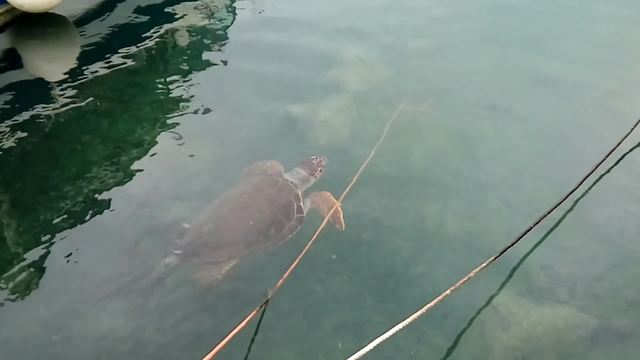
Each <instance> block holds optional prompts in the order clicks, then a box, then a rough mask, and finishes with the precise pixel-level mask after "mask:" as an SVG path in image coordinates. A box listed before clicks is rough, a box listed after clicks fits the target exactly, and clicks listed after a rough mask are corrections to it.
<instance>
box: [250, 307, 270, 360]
mask: <svg viewBox="0 0 640 360" xmlns="http://www.w3.org/2000/svg"><path fill="white" fill-rule="evenodd" d="M268 307H269V300H268V299H267V302H266V303H265V304H264V307H262V313H260V318H259V319H258V323H257V324H256V329H255V330H254V331H253V335H251V340H250V341H249V346H248V347H247V353H246V354H245V355H244V360H249V354H251V348H253V343H254V342H255V341H256V337H258V332H260V325H261V324H262V319H263V318H264V314H265V313H266V312H267V308H268Z"/></svg>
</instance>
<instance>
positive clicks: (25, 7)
mask: <svg viewBox="0 0 640 360" xmlns="http://www.w3.org/2000/svg"><path fill="white" fill-rule="evenodd" d="M3 2H7V3H9V4H10V5H11V6H13V7H15V8H16V9H18V10H22V11H24V12H27V13H44V12H47V11H50V10H51V9H53V8H54V7H56V6H58V5H59V4H60V3H61V2H62V0H0V6H2V3H3Z"/></svg>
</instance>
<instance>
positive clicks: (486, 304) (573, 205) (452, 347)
mask: <svg viewBox="0 0 640 360" xmlns="http://www.w3.org/2000/svg"><path fill="white" fill-rule="evenodd" d="M638 148H640V143H638V144H636V145H635V146H633V147H632V148H631V149H629V150H627V151H626V152H625V153H624V154H622V156H620V157H619V158H618V160H616V161H615V162H614V163H613V165H611V166H610V167H609V168H608V169H607V170H605V171H604V172H603V173H602V174H600V176H598V177H597V178H596V179H595V180H594V181H593V183H592V184H591V185H589V187H587V189H586V190H585V191H584V192H583V193H582V194H580V196H578V197H577V198H576V199H575V200H574V201H573V202H572V203H571V206H569V208H568V209H567V210H566V211H565V212H564V213H562V216H560V218H559V219H558V220H557V221H556V222H555V223H553V225H552V226H551V227H550V228H549V230H547V232H546V233H544V235H542V237H541V238H540V240H538V241H537V242H536V243H535V244H534V245H533V246H532V247H531V249H529V250H528V251H527V252H526V253H525V254H524V255H523V256H522V257H521V258H520V260H518V262H517V263H516V265H515V266H514V267H512V268H511V270H510V271H509V274H507V277H506V278H505V279H504V280H503V281H502V283H501V284H500V286H498V288H497V289H496V291H494V292H493V294H491V295H490V296H489V297H488V298H487V300H486V301H485V302H484V304H482V305H481V306H480V307H479V308H478V310H477V311H476V312H475V314H473V316H472V317H471V318H470V319H469V321H467V324H466V325H465V326H464V327H463V328H462V330H460V332H459V333H458V335H457V336H456V337H455V339H454V340H453V342H452V343H451V345H449V347H448V348H447V351H446V352H445V354H444V356H443V357H442V359H441V360H447V359H449V358H450V357H451V355H453V352H454V351H455V349H456V348H457V347H458V344H459V343H460V341H461V340H462V337H463V336H464V334H465V333H466V332H467V330H469V329H470V328H471V326H472V325H473V323H474V322H475V321H476V319H477V318H478V317H479V316H480V315H481V314H482V312H483V311H484V310H485V309H487V308H488V307H489V305H491V303H492V302H493V300H494V299H495V298H496V297H498V295H500V293H501V292H502V290H503V289H504V288H505V287H506V286H507V284H508V283H509V282H510V281H511V279H513V277H514V275H515V274H516V272H518V270H519V269H520V267H521V266H522V264H524V262H525V261H526V260H527V259H528V258H529V256H531V254H533V253H534V252H535V251H536V249H537V248H538V247H540V245H542V243H543V242H544V241H545V240H547V238H548V237H549V236H551V234H552V233H553V232H554V231H555V230H556V229H557V228H558V226H560V224H562V222H563V221H564V220H565V219H566V218H567V216H569V214H571V212H573V210H574V209H575V208H576V206H578V203H580V201H582V199H584V198H585V196H587V195H588V194H589V192H591V190H592V189H593V188H594V187H595V186H596V185H598V183H599V182H600V181H602V179H604V177H605V176H607V175H608V174H609V173H610V172H611V171H612V170H613V169H614V168H615V167H616V166H618V164H620V163H621V162H622V160H624V158H626V157H627V156H628V155H629V154H631V153H632V152H634V151H635V150H637V149H638Z"/></svg>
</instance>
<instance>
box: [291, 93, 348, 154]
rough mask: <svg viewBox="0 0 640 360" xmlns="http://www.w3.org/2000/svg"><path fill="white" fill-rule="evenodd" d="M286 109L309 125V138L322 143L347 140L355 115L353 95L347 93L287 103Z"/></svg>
mask: <svg viewBox="0 0 640 360" xmlns="http://www.w3.org/2000/svg"><path fill="white" fill-rule="evenodd" d="M288 110H289V112H290V113H291V114H292V115H293V116H294V117H296V118H298V119H300V120H301V121H303V122H305V123H307V124H308V125H309V128H310V129H311V131H310V132H308V133H307V134H308V136H309V138H310V139H312V140H314V141H316V142H317V143H319V144H323V145H324V144H328V143H344V142H346V141H348V140H349V136H350V132H351V126H350V124H351V121H352V120H353V119H354V118H355V117H356V109H355V106H354V103H353V96H352V95H351V94H349V93H339V94H334V95H330V96H329V97H327V98H325V99H323V100H321V101H320V102H317V103H304V104H295V105H289V107H288Z"/></svg>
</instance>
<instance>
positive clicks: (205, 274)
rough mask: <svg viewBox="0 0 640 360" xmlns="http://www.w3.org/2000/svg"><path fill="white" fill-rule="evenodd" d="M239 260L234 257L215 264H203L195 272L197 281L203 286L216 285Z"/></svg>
mask: <svg viewBox="0 0 640 360" xmlns="http://www.w3.org/2000/svg"><path fill="white" fill-rule="evenodd" d="M237 262H238V260H237V259H233V260H229V261H223V262H217V263H215V264H202V265H200V269H199V270H198V272H196V274H195V278H196V282H197V283H198V285H200V286H202V287H212V286H215V285H217V284H218V283H219V282H220V281H221V280H222V278H223V277H224V275H225V274H226V273H227V271H229V269H231V268H232V267H233V265H235V264H236V263H237Z"/></svg>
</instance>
